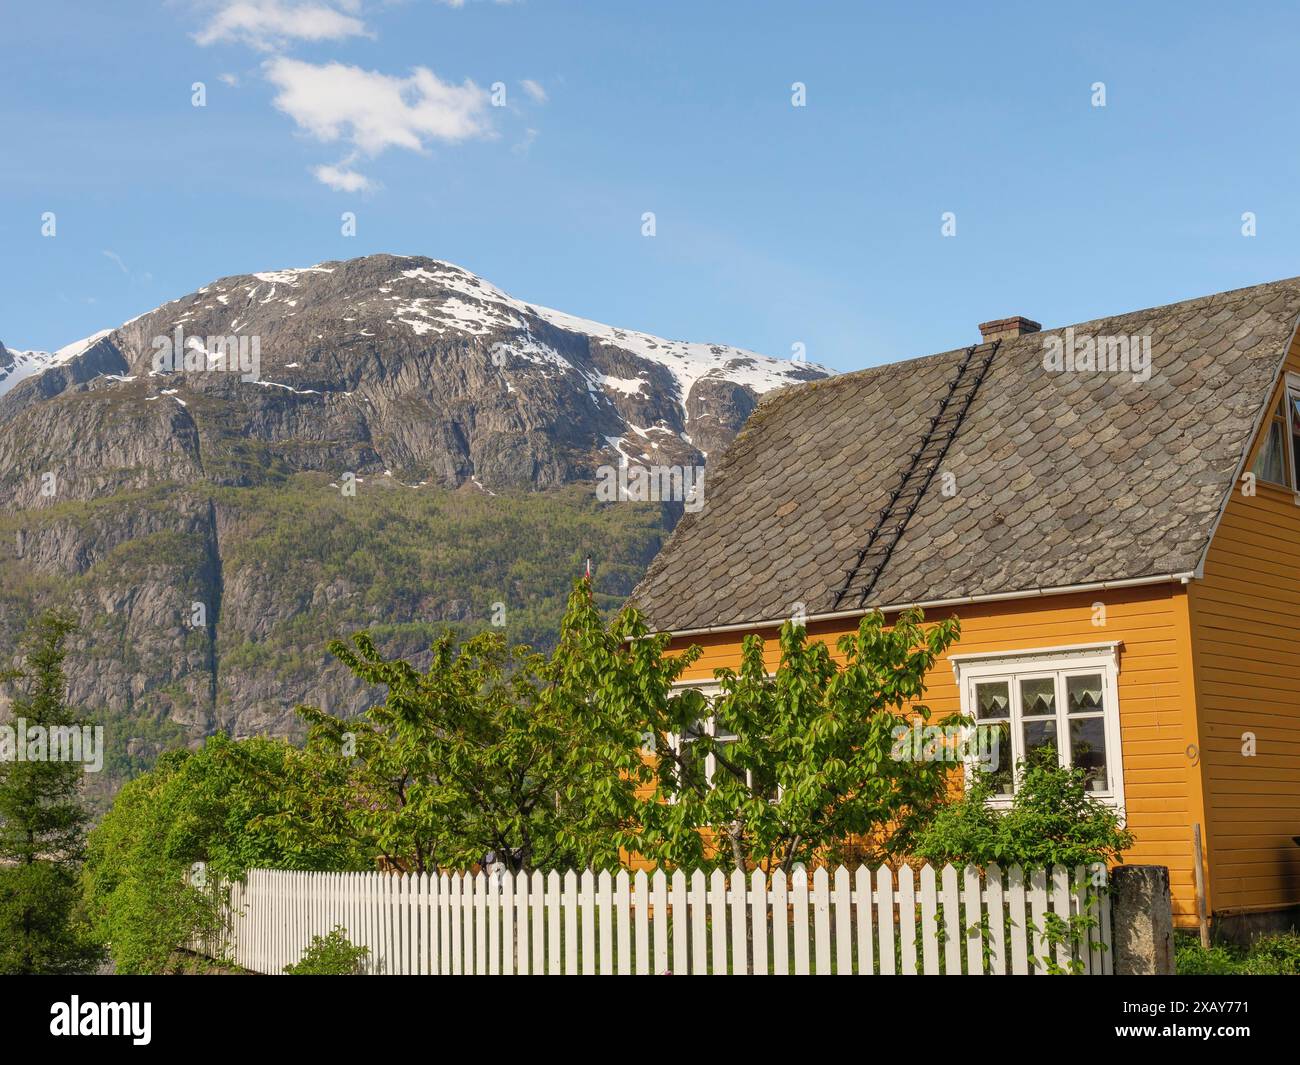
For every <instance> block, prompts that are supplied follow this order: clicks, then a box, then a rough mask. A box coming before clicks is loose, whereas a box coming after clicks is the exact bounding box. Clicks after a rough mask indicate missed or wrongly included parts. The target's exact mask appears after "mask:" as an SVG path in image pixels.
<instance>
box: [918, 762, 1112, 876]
mask: <svg viewBox="0 0 1300 1065" xmlns="http://www.w3.org/2000/svg"><path fill="white" fill-rule="evenodd" d="M991 796H992V788H991V786H990V784H989V782H988V781H987V780H985V779H984V778H983V776H979V777H977V778H976V779H975V780H974V781H972V782H971V785H970V787H969V788H968V789H967V791H966V793H965V794H964V795H963V796H962V798H961V799H959V800H958V801H956V802H954V803H951V804H949V805H948V806H946V807H944V808H943V809H941V810H940V811H939V812H938V813H937V814H936V816H935V817H934V819H933V820H932V821H931V822H930V824H929V825H928V826H927V827H926V828H925V829H923V830H922V832H921V834H920V836H919V839H918V842H917V846H916V848H915V853H916V854H917V855H918V856H920V857H922V858H925V859H926V860H927V861H930V862H934V863H936V864H938V863H941V862H951V863H953V864H954V865H966V864H968V863H969V864H971V865H978V866H984V865H988V864H990V863H991V862H997V863H999V864H1000V865H1002V866H1007V865H1021V866H1024V867H1025V868H1038V867H1045V866H1052V865H1064V866H1068V867H1070V868H1073V867H1074V866H1077V865H1088V864H1090V863H1092V862H1111V861H1114V860H1115V859H1116V858H1117V857H1118V856H1119V854H1120V852H1122V851H1125V850H1128V848H1130V847H1131V846H1133V834H1132V833H1131V832H1129V831H1128V830H1127V829H1125V828H1124V827H1123V826H1122V825H1121V822H1120V817H1119V814H1118V813H1117V812H1116V811H1115V810H1113V809H1112V808H1111V807H1109V806H1107V805H1106V804H1105V803H1102V802H1100V801H1098V800H1097V799H1094V798H1093V797H1092V796H1091V795H1089V794H1088V786H1087V774H1086V773H1085V772H1084V771H1083V770H1082V769H1069V768H1064V767H1062V766H1060V765H1058V764H1057V762H1056V755H1055V753H1054V752H1051V751H1050V750H1049V752H1048V753H1047V755H1046V756H1045V757H1041V758H1039V759H1037V760H1031V761H1030V762H1028V763H1024V764H1022V765H1021V767H1020V786H1019V788H1018V789H1017V790H1016V794H1015V797H1014V798H1013V799H1012V801H1011V806H1010V808H1008V809H1007V810H1005V811H1002V810H998V809H996V808H995V807H993V806H990V805H989V799H990V798H991Z"/></svg>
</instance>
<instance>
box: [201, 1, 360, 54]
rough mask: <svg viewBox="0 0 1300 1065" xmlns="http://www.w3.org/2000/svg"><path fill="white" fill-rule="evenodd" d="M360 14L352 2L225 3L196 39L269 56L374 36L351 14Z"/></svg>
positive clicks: (204, 42) (202, 43)
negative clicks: (300, 45)
mask: <svg viewBox="0 0 1300 1065" xmlns="http://www.w3.org/2000/svg"><path fill="white" fill-rule="evenodd" d="M340 7H341V8H343V10H339V8H340ZM356 10H357V4H356V3H354V2H352V0H346V2H340V3H338V4H337V5H332V4H329V3H322V2H319V0H301V2H292V0H290V2H286V0H222V3H221V6H220V8H219V9H218V10H217V12H216V13H215V14H214V15H213V16H212V19H211V21H209V22H208V24H207V25H206V26H204V27H203V29H201V30H199V32H198V33H196V34H195V35H194V39H195V40H196V41H198V43H199V44H201V45H209V44H224V43H230V42H235V43H241V44H247V45H251V46H252V47H253V48H257V49H259V50H261V51H264V52H269V51H272V50H274V49H275V48H277V47H280V46H282V45H284V44H285V43H287V42H289V41H340V40H344V39H345V38H348V37H368V36H371V34H370V31H369V30H367V29H366V24H365V23H364V22H362V21H361V19H359V18H357V17H356V16H355V15H352V14H348V13H347V12H348V11H356Z"/></svg>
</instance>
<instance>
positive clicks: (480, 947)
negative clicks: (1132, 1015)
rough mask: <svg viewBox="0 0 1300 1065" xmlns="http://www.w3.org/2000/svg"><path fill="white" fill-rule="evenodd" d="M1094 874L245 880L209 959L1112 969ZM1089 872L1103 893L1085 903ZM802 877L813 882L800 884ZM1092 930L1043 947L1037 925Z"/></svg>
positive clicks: (769, 968) (655, 969) (272, 873)
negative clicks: (346, 950) (308, 954)
mask: <svg viewBox="0 0 1300 1065" xmlns="http://www.w3.org/2000/svg"><path fill="white" fill-rule="evenodd" d="M1105 875H1106V874H1105V867H1104V866H1096V867H1087V868H1085V867H1083V866H1080V867H1078V868H1077V869H1075V870H1073V871H1071V870H1069V869H1066V868H1063V867H1061V866H1056V867H1054V868H1053V869H1051V870H1050V871H1049V870H1043V869H1036V870H1032V871H1030V872H1028V873H1026V872H1024V871H1022V870H1021V869H1020V867H1019V866H1012V867H1011V868H1010V869H1008V870H1006V871H1005V872H1004V871H1002V870H999V869H998V868H997V867H996V866H990V867H989V868H987V869H985V870H984V871H983V872H981V871H980V870H978V869H975V868H973V867H967V868H966V869H964V870H958V869H954V868H953V867H952V866H944V868H943V869H942V870H939V871H936V870H935V869H933V868H931V867H930V866H928V865H927V866H924V867H923V868H922V869H921V870H920V873H919V875H918V874H916V873H914V872H913V870H912V869H910V868H907V867H903V868H902V869H900V870H899V871H898V872H897V873H895V872H894V871H893V870H891V869H889V868H885V867H882V868H880V869H878V870H876V871H875V872H874V874H873V872H872V871H871V870H870V869H868V868H866V867H862V868H859V869H857V870H856V871H854V872H850V871H849V870H847V869H844V868H843V867H841V868H838V869H836V870H834V871H833V872H828V871H827V870H826V869H817V870H816V871H815V872H814V873H813V874H812V876H811V878H809V877H808V876H807V874H806V873H805V872H804V871H802V870H796V871H795V872H794V873H793V874H792V875H791V876H789V877H787V876H786V874H785V873H784V872H781V871H779V870H778V871H777V872H775V873H773V874H772V875H771V876H770V877H768V876H765V875H764V874H763V873H762V872H755V873H753V874H752V876H750V877H746V876H745V875H744V874H743V873H740V872H734V873H732V874H731V876H730V877H728V876H727V875H726V874H724V873H722V872H717V871H715V872H714V873H713V874H712V875H711V876H706V875H705V874H704V873H703V872H700V871H696V872H694V873H692V874H690V875H689V876H688V875H686V874H685V873H682V872H680V871H678V872H674V873H673V874H672V875H671V876H666V875H665V874H664V873H663V872H662V871H657V872H655V873H654V874H653V875H647V874H646V873H645V872H637V873H636V874H634V875H631V876H629V875H628V873H627V872H626V871H623V872H619V873H618V874H617V875H614V876H611V875H610V874H609V873H600V874H599V875H593V874H592V873H590V872H584V873H581V874H578V873H574V872H568V873H565V874H563V875H561V874H559V873H555V872H552V873H549V874H542V873H533V874H532V875H531V876H529V875H528V874H525V873H520V874H518V875H517V876H512V875H508V874H503V875H499V876H497V875H487V874H484V873H477V874H469V873H466V874H462V875H454V874H452V875H449V874H445V873H444V874H441V875H436V874H429V875H412V876H406V875H394V874H386V873H306V872H285V871H278V870H269V869H254V870H250V871H249V873H248V875H247V878H246V880H245V881H244V882H243V883H242V884H241V883H236V884H232V885H230V904H229V910H228V915H227V927H226V931H225V934H224V939H223V941H222V942H220V943H207V944H203V945H201V949H203V950H204V951H205V952H206V953H208V954H211V955H212V956H214V957H222V958H226V959H228V960H231V961H233V962H235V963H236V964H237V965H240V966H242V967H243V968H246V969H250V970H253V971H256V972H261V973H280V972H282V971H283V969H284V967H285V966H286V965H289V964H291V963H294V962H297V961H298V960H299V959H300V958H301V956H302V953H303V950H304V948H306V947H307V945H308V944H309V943H310V942H311V940H312V937H313V936H317V935H325V934H327V933H328V932H329V931H330V930H331V929H333V928H335V927H336V926H342V927H343V928H345V929H346V930H347V933H348V937H349V939H350V940H351V941H352V942H353V943H355V944H358V945H364V946H366V947H368V948H369V951H370V953H369V957H368V961H367V969H368V971H369V972H372V973H398V974H417V973H424V974H429V973H444V974H480V975H483V974H486V975H495V974H512V973H534V974H540V973H546V974H553V975H559V974H578V973H580V974H584V975H588V974H620V975H626V974H669V973H673V974H683V975H684V974H688V973H690V974H703V973H777V974H786V973H796V974H802V973H840V974H847V973H863V974H868V973H878V974H904V975H906V974H915V973H952V974H957V973H961V974H964V975H978V974H984V973H989V974H1006V973H1012V974H1015V973H1044V972H1047V971H1049V970H1050V968H1051V967H1050V966H1049V964H1048V954H1049V952H1050V953H1051V954H1052V955H1053V958H1054V961H1055V962H1056V964H1057V965H1059V966H1061V967H1063V968H1064V967H1068V966H1069V965H1070V963H1071V961H1072V959H1073V960H1074V961H1077V962H1078V963H1079V967H1081V968H1082V972H1083V973H1085V974H1095V975H1101V974H1109V973H1110V971H1111V960H1110V941H1111V935H1110V905H1109V901H1108V900H1107V899H1105V898H1104V895H1103V893H1102V892H1104V885H1105ZM1089 878H1091V882H1092V883H1093V884H1094V885H1098V886H1100V887H1101V888H1102V892H1097V891H1094V892H1093V893H1092V894H1091V895H1088V894H1087V892H1086V891H1085V889H1084V885H1085V884H1086V883H1087V882H1088V880H1089ZM810 879H811V883H810ZM1085 907H1090V911H1089V912H1090V914H1091V916H1092V917H1093V918H1094V919H1095V921H1096V927H1095V928H1094V929H1093V930H1092V932H1091V933H1089V935H1088V937H1087V941H1086V942H1084V943H1082V944H1077V945H1075V946H1074V947H1070V946H1068V945H1066V946H1062V945H1058V946H1056V947H1055V948H1053V947H1051V946H1049V943H1048V942H1046V941H1045V940H1044V935H1043V933H1044V930H1045V929H1046V928H1047V926H1048V921H1047V915H1048V914H1056V915H1057V917H1059V918H1061V919H1062V920H1068V919H1069V918H1071V917H1078V916H1079V915H1080V914H1081V913H1082V912H1083V910H1084V908H1085Z"/></svg>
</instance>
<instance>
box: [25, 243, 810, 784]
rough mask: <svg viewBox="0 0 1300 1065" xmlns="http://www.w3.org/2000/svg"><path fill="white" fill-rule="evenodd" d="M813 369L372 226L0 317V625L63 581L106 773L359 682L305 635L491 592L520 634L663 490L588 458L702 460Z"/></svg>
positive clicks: (491, 612)
mask: <svg viewBox="0 0 1300 1065" xmlns="http://www.w3.org/2000/svg"><path fill="white" fill-rule="evenodd" d="M825 373H826V371H825V370H823V369H822V368H820V367H817V366H814V365H812V364H808V363H798V362H791V361H783V360H776V359H771V358H768V357H765V356H761V355H755V354H753V353H750V352H746V351H741V350H739V349H735V348H729V347H725V346H721V345H709V344H687V343H680V342H675V341H666V340H662V339H659V338H656V337H652V336H648V335H646V334H642V333H636V332H632V331H627V330H619V329H615V328H611V327H609V326H605V325H601V324H599V323H596V322H590V321H586V320H583V319H579V318H574V317H572V316H570V315H566V314H563V313H561V312H558V311H553V310H549V309H547V308H543V307H538V306H535V305H531V304H527V303H524V302H522V301H520V300H517V299H514V298H512V297H510V296H508V295H506V294H505V293H503V292H501V291H500V290H498V289H496V288H495V287H493V286H492V285H490V284H489V283H488V282H486V281H484V280H482V279H481V278H478V277H476V276H474V275H473V274H470V273H468V272H467V271H465V270H462V269H460V268H458V267H455V266H452V265H450V264H448V263H444V262H439V261H437V260H432V259H425V258H405V257H398V256H391V255H375V256H369V257H366V258H362V259H355V260H350V261H347V262H330V263H323V264H321V265H319V266H314V267H310V268H307V269H297V270H280V271H274V272H267V273H259V274H252V275H246V276H238V277H228V278H223V279H221V280H219V281H215V282H213V283H212V284H210V285H207V286H205V287H204V288H202V289H200V290H199V291H198V292H195V293H192V294H191V295H189V296H185V297H183V298H182V299H179V300H175V301H173V302H171V303H168V304H165V305H164V306H162V307H159V308H158V309H157V310H155V311H152V312H150V313H148V314H145V315H142V316H141V317H139V318H136V319H133V320H132V321H130V322H127V323H125V324H123V325H121V326H119V327H117V328H116V329H112V330H108V331H106V332H104V333H100V334H97V335H95V336H92V337H88V338H86V339H85V340H83V341H80V342H78V343H76V344H72V345H69V346H67V347H65V348H63V349H60V350H59V351H57V352H53V353H48V354H47V353H41V352H15V351H12V350H9V349H7V348H5V347H3V346H2V345H0V589H2V590H0V647H5V648H8V647H12V646H13V640H14V639H15V638H16V637H17V635H18V634H19V633H20V632H21V630H22V628H23V626H24V624H25V622H26V621H27V620H28V619H29V618H30V617H31V615H32V614H33V613H34V612H35V611H36V610H38V609H39V608H40V607H42V606H44V605H47V604H51V603H63V604H65V605H68V606H70V607H71V608H72V609H73V611H74V612H75V613H76V614H77V615H78V617H79V619H80V624H81V628H80V631H79V634H78V637H77V643H76V646H75V647H74V652H73V655H72V657H71V659H70V661H69V680H70V687H71V689H72V693H73V696H74V698H76V699H77V700H78V701H79V702H80V703H82V704H84V705H87V706H98V707H102V708H103V709H104V711H105V713H106V714H107V715H108V717H109V720H110V721H113V722H116V723H117V724H116V727H114V728H110V730H109V731H110V736H109V747H110V751H112V752H114V761H113V766H114V769H115V772H118V773H121V772H127V771H130V770H131V769H132V768H134V767H136V766H137V765H138V764H140V763H141V762H142V761H147V760H148V758H149V757H150V756H151V752H153V751H156V750H157V749H158V748H159V747H161V746H164V745H167V744H172V743H176V742H182V741H193V740H195V739H197V738H199V737H201V736H202V735H204V734H206V733H209V732H211V731H212V730H213V729H216V728H225V729H229V730H231V731H233V732H235V733H238V734H246V733H251V732H261V731H269V732H276V733H288V732H291V731H292V729H293V720H294V719H293V714H292V708H293V706H294V705H295V704H297V703H298V702H303V701H305V702H312V703H318V704H323V705H328V706H331V707H332V708H333V709H335V710H336V711H337V710H354V709H358V708H360V707H361V706H363V705H365V703H366V702H367V701H368V700H369V699H371V698H373V697H374V695H375V693H372V692H366V691H363V690H360V689H359V688H358V687H357V686H356V685H355V684H354V683H353V682H352V681H351V679H350V678H349V677H347V676H344V675H341V674H340V671H339V669H338V667H337V665H336V664H335V663H334V662H333V660H332V659H331V658H330V657H329V656H328V655H327V654H326V653H325V651H324V648H323V644H324V641H325V640H326V639H327V638H329V637H331V636H335V635H340V634H344V633H346V632H348V631H350V630H351V629H355V628H360V627H363V626H365V627H371V628H373V629H375V631H376V632H378V633H380V634H381V635H382V636H384V637H385V639H386V640H387V641H388V644H389V646H390V647H391V648H392V649H394V650H400V651H402V652H403V653H417V652H418V651H419V649H420V648H421V646H423V645H424V644H425V643H426V642H427V638H428V637H429V635H431V632H432V630H433V629H434V628H436V627H437V626H439V625H441V624H443V623H448V622H450V623H456V624H458V625H460V626H461V627H462V628H473V627H475V626H481V625H484V624H490V623H492V621H493V620H496V621H497V622H498V623H502V624H504V627H505V629H506V632H507V635H508V636H510V637H511V638H512V639H529V640H534V641H536V642H540V643H545V642H546V641H547V640H548V637H549V633H550V632H551V631H553V627H554V622H555V619H556V618H557V617H558V611H559V609H560V608H561V606H562V599H563V595H564V593H565V591H566V590H567V584H568V580H569V579H570V576H571V575H572V574H574V573H576V572H578V571H579V568H580V566H581V560H582V558H583V556H584V555H585V554H587V553H590V554H592V555H593V556H594V557H595V558H596V560H597V566H598V568H597V574H598V577H597V583H596V587H597V590H598V592H599V593H600V594H601V595H603V596H605V597H606V599H607V600H608V601H609V602H611V603H612V602H614V601H616V600H617V599H618V598H620V597H621V596H623V595H625V594H626V593H627V592H628V591H629V590H630V589H631V587H632V586H633V584H634V583H635V581H636V579H637V578H638V577H639V575H640V573H641V571H642V570H643V569H644V567H645V565H646V564H647V563H648V561H649V559H650V558H651V557H652V556H653V554H654V553H655V551H656V550H657V548H658V546H659V543H660V542H661V540H662V538H663V536H664V534H665V533H666V531H667V530H668V529H669V528H670V527H671V525H672V523H673V521H675V519H676V516H677V515H678V513H680V510H681V501H680V500H669V501H661V500H655V501H653V502H648V503H637V502H634V501H624V502H622V503H621V504H615V503H609V502H601V501H599V500H598V499H597V498H596V493H595V492H594V491H593V484H594V483H595V482H596V481H598V480H599V478H600V477H601V475H602V468H604V470H605V471H607V470H608V469H609V468H611V467H617V466H619V465H623V464H629V463H630V464H633V465H653V466H682V467H699V466H701V465H703V464H704V463H705V462H706V461H707V458H708V456H709V455H710V454H715V453H716V452H718V451H719V450H720V449H721V448H724V447H725V446H726V444H727V443H728V442H729V441H730V440H731V438H732V437H733V436H734V435H735V433H736V432H737V430H738V429H739V428H740V426H741V425H742V424H743V422H744V420H745V418H746V417H747V416H748V415H749V413H750V412H751V410H752V409H753V408H754V406H755V404H756V402H757V400H758V398H759V397H760V396H761V395H762V394H763V393H764V392H767V391H770V390H771V389H774V388H778V387H782V386H785V385H790V384H796V383H798V382H800V381H803V380H810V379H813V378H817V377H821V376H824V375H825ZM502 618H504V621H502ZM0 699H3V696H2V695H0Z"/></svg>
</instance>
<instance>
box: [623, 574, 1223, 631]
mask: <svg viewBox="0 0 1300 1065" xmlns="http://www.w3.org/2000/svg"><path fill="white" fill-rule="evenodd" d="M1197 577H1198V574H1197V572H1196V571H1195V570H1187V571H1185V572H1183V573H1161V574H1152V575H1149V576H1146V577H1130V578H1125V579H1123V580H1115V581H1093V582H1091V583H1089V584H1065V585H1059V586H1057V587H1053V588H1029V589H1024V590H1022V591H1016V592H990V593H988V594H986V595H963V596H957V597H955V598H951V599H930V600H922V601H918V602H913V603H891V604H888V605H880V606H869V607H859V608H857V609H854V610H837V611H834V612H833V613H829V614H809V615H808V616H807V617H806V618H804V619H803V620H804V623H805V624H806V625H808V624H812V623H814V622H820V621H842V620H846V619H848V618H857V617H863V616H865V615H867V614H871V613H874V612H875V611H877V610H878V611H880V612H881V613H882V614H895V613H898V612H900V611H903V610H941V609H943V608H944V607H950V606H971V605H974V604H978V603H999V602H1007V601H1010V600H1015V599H1038V598H1042V597H1044V596H1049V595H1074V594H1078V593H1081V592H1101V591H1109V590H1111V589H1115V588H1139V587H1142V586H1144V585H1151V584H1171V583H1175V582H1176V583H1179V584H1187V583H1188V582H1189V581H1192V580H1194V579H1196V578H1197ZM789 620H790V619H789V618H767V619H764V620H759V621H738V622H733V623H729V624H726V625H706V626H703V627H700V628H693V629H656V630H654V631H653V632H651V633H649V634H648V635H656V634H659V633H665V632H666V633H669V634H670V635H672V636H673V637H674V638H677V637H687V636H709V635H713V634H717V633H726V632H748V631H752V630H754V629H770V628H777V627H779V626H781V625H783V624H785V622H786V621H789Z"/></svg>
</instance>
